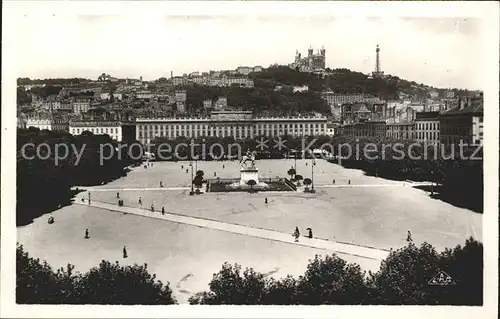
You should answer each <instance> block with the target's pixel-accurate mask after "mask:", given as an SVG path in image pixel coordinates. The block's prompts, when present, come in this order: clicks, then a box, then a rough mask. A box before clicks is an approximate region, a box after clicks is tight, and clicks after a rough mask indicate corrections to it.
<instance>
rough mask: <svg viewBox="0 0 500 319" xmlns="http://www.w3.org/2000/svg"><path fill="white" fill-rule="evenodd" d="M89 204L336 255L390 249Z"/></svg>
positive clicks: (373, 255) (379, 254)
mask: <svg viewBox="0 0 500 319" xmlns="http://www.w3.org/2000/svg"><path fill="white" fill-rule="evenodd" d="M82 198H85V195H83V196H78V197H77V199H76V200H75V204H78V205H88V203H87V201H86V200H85V202H81V199H82ZM90 206H92V207H98V208H102V209H107V210H110V211H116V212H122V213H127V214H133V215H138V216H143V217H148V218H155V219H162V220H166V221H170V222H174V223H181V224H187V225H192V226H198V227H204V228H210V229H215V230H221V231H226V232H230V233H235V234H240V235H246V236H252V237H257V238H262V239H268V240H274V241H278V242H283V243H288V244H293V245H298V246H305V247H311V248H317V249H323V250H327V251H332V252H336V253H339V254H346V255H351V256H357V257H363V258H368V259H375V260H383V259H385V258H386V257H387V255H388V254H389V252H388V251H387V250H381V249H375V248H370V247H364V246H358V245H353V244H344V243H338V242H334V241H330V240H324V239H317V238H306V237H301V238H300V241H299V242H295V241H294V238H293V237H292V235H291V233H290V234H288V233H282V232H278V231H273V230H268V229H260V228H255V227H249V226H243V225H237V224H231V223H225V222H220V221H214V220H208V219H203V218H197V217H189V216H185V215H179V214H175V213H165V215H162V214H161V213H160V212H158V211H155V212H151V211H150V210H146V209H141V208H134V207H126V206H121V207H119V206H117V205H115V204H108V203H104V202H99V201H92V202H91V205H90Z"/></svg>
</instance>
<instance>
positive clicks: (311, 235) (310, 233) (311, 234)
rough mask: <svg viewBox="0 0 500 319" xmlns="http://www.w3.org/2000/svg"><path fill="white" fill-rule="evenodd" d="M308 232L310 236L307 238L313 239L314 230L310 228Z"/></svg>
mask: <svg viewBox="0 0 500 319" xmlns="http://www.w3.org/2000/svg"><path fill="white" fill-rule="evenodd" d="M307 230H308V231H309V236H307V237H309V238H313V231H312V229H311V228H308V229H307Z"/></svg>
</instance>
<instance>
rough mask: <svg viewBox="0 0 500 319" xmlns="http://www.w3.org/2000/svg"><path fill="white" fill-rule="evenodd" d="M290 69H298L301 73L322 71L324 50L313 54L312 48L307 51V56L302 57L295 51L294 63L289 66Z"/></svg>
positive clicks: (324, 56)
mask: <svg viewBox="0 0 500 319" xmlns="http://www.w3.org/2000/svg"><path fill="white" fill-rule="evenodd" d="M289 67H290V68H292V69H299V71H301V72H312V71H322V70H324V69H325V67H326V50H325V49H324V48H321V50H318V51H317V53H314V52H313V49H312V48H309V49H308V50H307V56H306V57H302V55H301V53H299V51H298V50H297V51H296V53H295V61H294V62H293V63H291V64H289Z"/></svg>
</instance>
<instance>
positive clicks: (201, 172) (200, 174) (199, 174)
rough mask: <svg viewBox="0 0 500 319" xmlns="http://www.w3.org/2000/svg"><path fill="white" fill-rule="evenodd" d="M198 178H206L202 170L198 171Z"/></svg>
mask: <svg viewBox="0 0 500 319" xmlns="http://www.w3.org/2000/svg"><path fill="white" fill-rule="evenodd" d="M196 176H201V177H202V178H203V176H205V172H203V171H202V170H198V171H196Z"/></svg>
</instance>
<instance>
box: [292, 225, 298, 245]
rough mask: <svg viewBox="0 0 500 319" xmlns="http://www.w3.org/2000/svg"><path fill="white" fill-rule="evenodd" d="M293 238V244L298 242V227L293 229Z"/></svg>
mask: <svg viewBox="0 0 500 319" xmlns="http://www.w3.org/2000/svg"><path fill="white" fill-rule="evenodd" d="M293 236H294V237H295V242H298V241H299V237H300V231H299V227H295V231H294V232H293Z"/></svg>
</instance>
